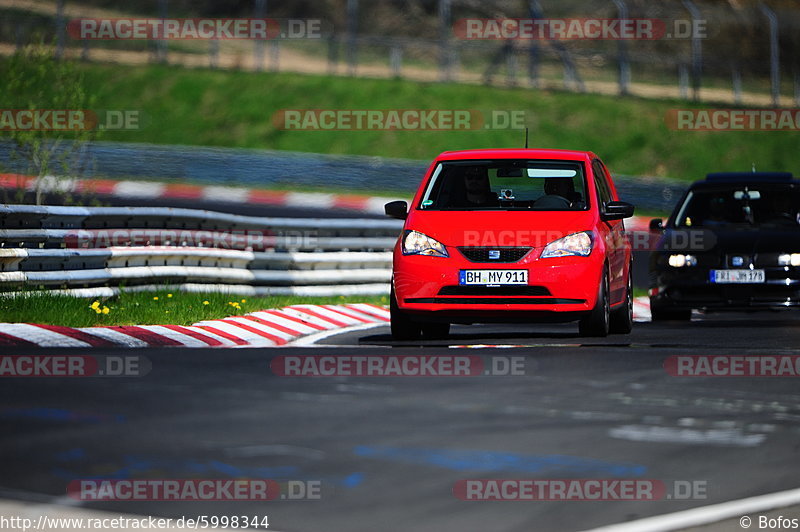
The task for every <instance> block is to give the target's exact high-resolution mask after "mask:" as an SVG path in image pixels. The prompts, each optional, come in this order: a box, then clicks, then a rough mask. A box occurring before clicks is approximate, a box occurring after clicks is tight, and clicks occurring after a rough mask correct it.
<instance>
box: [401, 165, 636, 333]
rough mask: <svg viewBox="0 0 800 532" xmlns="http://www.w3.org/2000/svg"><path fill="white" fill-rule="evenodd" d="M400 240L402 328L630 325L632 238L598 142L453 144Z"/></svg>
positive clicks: (408, 210)
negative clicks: (577, 146)
mask: <svg viewBox="0 0 800 532" xmlns="http://www.w3.org/2000/svg"><path fill="white" fill-rule="evenodd" d="M385 209H386V214H387V215H389V216H392V217H394V218H399V219H404V220H405V225H404V227H403V233H402V235H401V237H400V239H399V240H398V242H397V245H396V246H395V248H394V267H393V275H392V290H391V305H390V306H391V329H392V336H393V337H394V338H395V339H398V340H408V339H415V338H418V337H419V336H420V335H422V336H423V337H428V338H441V337H445V336H447V334H448V333H449V330H450V324H451V323H466V324H469V323H489V322H529V323H533V322H568V321H578V322H579V331H580V334H581V335H583V336H606V335H608V334H609V332H613V333H628V332H630V330H631V327H632V323H633V314H632V310H633V292H632V284H631V260H632V255H631V250H630V246H629V245H628V240H627V237H626V235H625V232H624V230H625V227H624V223H623V219H624V218H627V217H630V216H632V215H633V209H634V208H633V205H631V204H629V203H625V202H622V201H619V199H618V196H617V192H616V189H615V187H614V183H613V181H612V180H611V175H610V174H609V172H608V170H607V169H606V167H605V165H604V164H603V163H602V161H600V159H599V158H598V157H597V156H596V155H594V154H593V153H591V152H583V151H565V150H532V149H524V150H522V149H516V150H515V149H509V150H507V149H496V150H470V151H457V152H445V153H442V154H441V155H439V157H437V158H436V160H434V161H433V164H431V166H430V168H429V170H428V173H427V175H426V177H425V179H424V180H423V182H422V185H421V186H420V187H419V190H418V191H417V194H416V196H415V197H414V200H413V202H412V203H411V206H410V207H409V206H408V205H407V204H406V202H404V201H394V202H391V203H388V204H386V207H385Z"/></svg>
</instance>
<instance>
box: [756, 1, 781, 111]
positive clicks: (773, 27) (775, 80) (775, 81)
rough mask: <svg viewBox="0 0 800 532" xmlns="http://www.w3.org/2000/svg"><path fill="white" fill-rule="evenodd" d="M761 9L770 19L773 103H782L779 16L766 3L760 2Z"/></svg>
mask: <svg viewBox="0 0 800 532" xmlns="http://www.w3.org/2000/svg"><path fill="white" fill-rule="evenodd" d="M758 7H759V9H760V10H761V12H762V13H763V14H764V16H765V17H767V20H768V21H769V77H770V84H771V86H772V105H774V106H775V107H778V106H779V105H780V104H781V71H780V55H779V54H780V51H779V50H778V17H777V15H775V12H774V11H773V10H772V9H770V8H769V6H767V5H766V4H764V3H761V4H759V6H758Z"/></svg>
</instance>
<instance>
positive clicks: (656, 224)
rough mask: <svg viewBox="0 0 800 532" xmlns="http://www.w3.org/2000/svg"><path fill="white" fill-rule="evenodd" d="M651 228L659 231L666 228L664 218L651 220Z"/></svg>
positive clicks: (656, 231)
mask: <svg viewBox="0 0 800 532" xmlns="http://www.w3.org/2000/svg"><path fill="white" fill-rule="evenodd" d="M650 230H651V231H653V232H655V233H659V232H661V231H663V230H664V220H662V219H661V218H653V219H652V220H650Z"/></svg>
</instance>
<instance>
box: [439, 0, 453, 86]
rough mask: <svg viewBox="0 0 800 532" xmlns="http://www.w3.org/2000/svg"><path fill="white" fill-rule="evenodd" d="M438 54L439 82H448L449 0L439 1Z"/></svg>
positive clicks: (450, 76) (449, 73)
mask: <svg viewBox="0 0 800 532" xmlns="http://www.w3.org/2000/svg"><path fill="white" fill-rule="evenodd" d="M439 53H440V57H439V66H440V68H441V74H440V77H441V80H442V81H450V80H451V79H452V72H451V70H450V66H451V64H450V0H439Z"/></svg>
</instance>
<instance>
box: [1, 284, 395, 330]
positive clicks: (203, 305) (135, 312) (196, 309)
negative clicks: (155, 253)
mask: <svg viewBox="0 0 800 532" xmlns="http://www.w3.org/2000/svg"><path fill="white" fill-rule="evenodd" d="M342 303H374V304H378V305H388V304H389V298H388V296H352V297H343V296H340V297H298V296H286V297H242V296H232V295H230V294H193V293H185V292H169V291H167V290H163V291H156V292H138V293H132V292H124V293H122V294H120V295H118V296H114V297H110V298H97V299H81V298H77V297H72V296H66V295H55V294H50V293H48V292H23V293H20V294H19V295H18V296H17V297H4V298H0V322H7V323H40V324H46V325H63V326H66V327H94V326H107V325H160V324H174V325H191V324H192V323H196V322H198V321H202V320H213V319H220V318H225V317H228V316H241V315H242V314H247V313H248V312H256V311H258V310H264V309H270V308H281V307H286V306H289V305H298V304H342ZM106 309H107V310H106Z"/></svg>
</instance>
